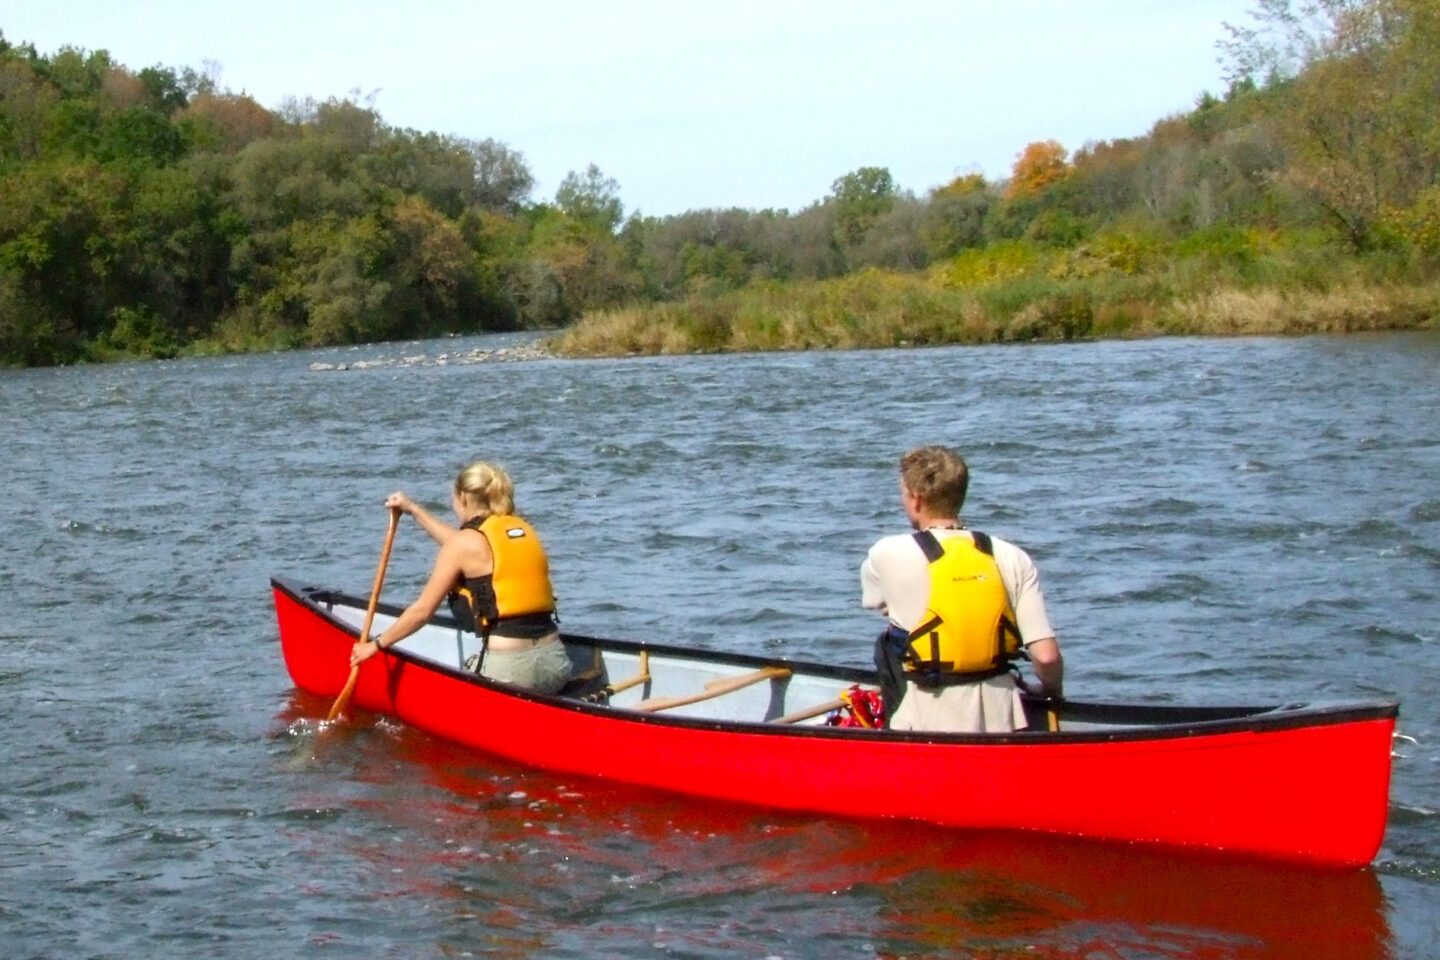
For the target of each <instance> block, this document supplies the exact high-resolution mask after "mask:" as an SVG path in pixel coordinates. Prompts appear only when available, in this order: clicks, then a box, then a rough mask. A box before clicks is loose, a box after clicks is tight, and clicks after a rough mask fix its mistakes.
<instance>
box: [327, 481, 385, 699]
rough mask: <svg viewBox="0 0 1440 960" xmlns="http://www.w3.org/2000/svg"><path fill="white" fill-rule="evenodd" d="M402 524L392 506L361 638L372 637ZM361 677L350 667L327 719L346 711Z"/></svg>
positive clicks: (358, 665) (358, 668)
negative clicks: (372, 627) (388, 526)
mask: <svg viewBox="0 0 1440 960" xmlns="http://www.w3.org/2000/svg"><path fill="white" fill-rule="evenodd" d="M399 525H400V508H399V507H391V508H390V529H389V531H387V532H386V534H385V549H384V550H382V551H380V569H379V570H376V571H375V586H373V587H371V588H370V606H368V607H366V608H365V624H364V626H362V627H361V628H360V639H361V640H369V639H370V624H371V623H372V622H374V620H375V608H376V607H377V606H379V605H380V584H382V583H384V582H385V568H386V567H387V566H389V564H390V546H391V544H393V543H394V542H395V528H396V527H398V526H399ZM359 678H360V664H358V663H357V664H355V666H353V667H351V668H350V679H348V680H346V681H345V688H344V689H343V690H341V691H340V696H338V697H336V698H335V705H334V706H332V707H331V708H330V715H329V716H328V717H326V718H325V719H326V720H334V719H335V718H336V717H338V716H340V714H342V713H344V712H345V707H346V706H348V705H349V703H350V694H352V693H354V692H355V681H356V680H358V679H359Z"/></svg>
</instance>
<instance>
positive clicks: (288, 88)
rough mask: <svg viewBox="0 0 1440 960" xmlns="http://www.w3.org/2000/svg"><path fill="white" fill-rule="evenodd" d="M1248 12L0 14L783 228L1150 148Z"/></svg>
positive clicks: (79, 4) (912, 2)
mask: <svg viewBox="0 0 1440 960" xmlns="http://www.w3.org/2000/svg"><path fill="white" fill-rule="evenodd" d="M1253 8H1254V0H1026V2H1001V0H949V2H942V0H884V2H882V0H872V2H860V0H725V2H712V0H528V2H524V0H503V2H492V0H468V2H465V0H411V2H408V3H397V2H380V0H350V2H332V0H314V2H307V0H284V2H272V0H246V2H237V0H151V2H139V0H110V2H94V0H69V2H52V0H0V32H3V34H4V37H5V39H6V40H7V41H8V42H10V43H12V44H17V43H32V44H34V45H35V47H36V49H37V50H38V51H39V52H40V53H42V54H46V55H49V54H52V53H54V52H56V51H57V50H59V49H60V48H61V47H65V46H71V47H78V48H81V49H83V50H87V51H95V50H107V51H109V53H110V55H111V57H112V59H114V60H115V61H116V62H118V63H120V64H123V65H124V66H126V67H128V68H130V69H131V70H134V71H139V70H141V69H143V68H145V67H152V66H157V65H159V66H165V67H170V68H172V69H176V70H177V71H178V70H179V69H181V68H184V67H192V68H194V69H195V70H197V71H202V72H203V71H204V70H206V69H207V67H208V68H209V69H212V70H214V71H216V72H217V79H218V83H219V86H220V87H221V88H222V89H228V90H231V91H233V92H237V93H246V94H249V95H250V96H251V97H253V98H254V99H255V100H257V101H258V102H259V103H260V104H262V105H263V106H265V107H268V108H271V109H275V108H277V107H279V106H281V105H282V103H284V101H285V100H286V99H287V98H296V99H301V100H303V99H304V98H306V97H313V98H315V99H316V100H322V101H323V100H326V99H328V98H331V97H339V98H344V97H357V96H358V99H359V100H360V102H362V103H368V104H369V105H370V106H371V107H372V108H373V109H374V110H376V112H378V113H379V114H380V116H381V118H382V119H383V121H384V122H385V123H386V124H388V125H390V126H394V127H407V128H412V129H415V130H420V131H425V132H432V133H439V134H446V135H453V136H457V137H463V138H466V139H471V140H484V139H486V138H494V139H496V140H499V141H501V142H502V143H504V144H505V145H506V146H508V147H510V148H511V149H512V150H516V151H518V152H520V153H521V154H523V155H524V157H525V160H526V162H527V163H528V165H529V167H530V170H531V172H532V173H533V174H534V176H535V181H536V185H535V190H534V193H533V194H532V199H535V200H549V199H553V197H554V195H555V190H556V188H557V187H558V186H559V185H560V182H561V180H562V179H563V178H564V177H565V175H566V174H567V173H569V172H570V171H584V170H585V169H586V167H587V166H588V165H589V164H591V163H593V164H595V165H596V166H598V167H599V168H600V170H601V171H602V172H603V173H604V174H605V175H606V176H608V177H611V178H613V179H614V180H616V181H617V182H618V184H619V194H620V198H621V200H622V201H623V202H624V204H625V211H626V213H627V215H628V214H630V213H635V212H639V213H642V214H645V215H650V216H667V215H671V214H677V213H682V212H684V211H686V210H697V209H704V208H727V207H741V208H745V209H750V210H762V209H766V208H774V209H788V210H791V211H792V212H793V211H798V210H800V209H802V208H804V207H806V206H809V205H810V204H812V203H815V202H817V201H819V200H822V199H823V198H824V197H825V196H826V195H827V194H828V193H830V192H831V188H832V185H833V184H834V182H835V180H836V178H838V177H841V176H843V175H845V174H846V173H849V172H852V171H854V170H857V169H859V168H860V167H885V168H887V169H889V171H890V173H891V175H892V177H893V178H894V180H895V183H896V184H897V185H898V186H899V187H900V188H902V189H905V190H910V191H913V192H915V193H916V194H922V195H923V194H924V193H925V192H926V191H928V190H930V189H931V188H933V187H936V186H940V185H941V184H944V183H947V182H948V181H950V180H951V179H953V178H954V177H956V176H958V175H961V174H969V173H980V174H983V175H984V176H986V177H988V178H990V179H1003V178H1004V177H1006V176H1008V175H1009V172H1010V169H1011V166H1012V165H1013V164H1014V162H1015V158H1016V157H1017V156H1018V155H1019V154H1020V151H1021V150H1023V149H1024V147H1025V145H1026V144H1028V143H1031V142H1034V141H1037V140H1058V141H1059V142H1060V143H1061V144H1063V145H1064V146H1065V147H1066V148H1068V149H1070V150H1075V149H1077V148H1079V147H1081V146H1083V145H1084V144H1085V143H1087V142H1092V141H1099V140H1110V139H1114V138H1117V137H1133V136H1139V135H1143V134H1144V133H1146V132H1147V131H1148V130H1149V129H1150V127H1151V126H1152V125H1153V124H1154V123H1155V121H1157V120H1159V119H1162V118H1163V117H1166V116H1170V115H1173V114H1177V113H1183V112H1185V111H1187V110H1189V109H1190V108H1192V107H1193V106H1194V104H1195V101H1196V99H1197V98H1198V97H1199V96H1200V94H1202V93H1203V92H1206V91H1209V92H1211V93H1215V94H1220V93H1223V91H1224V89H1225V82H1224V79H1223V78H1224V68H1223V66H1222V65H1221V63H1220V61H1219V51H1218V50H1217V48H1216V41H1218V40H1221V39H1223V38H1225V37H1226V36H1227V34H1226V32H1225V28H1224V24H1225V23H1227V22H1228V23H1230V24H1234V25H1237V26H1239V25H1246V24H1250V23H1251V22H1252V20H1251V17H1250V11H1251V10H1252V9H1253Z"/></svg>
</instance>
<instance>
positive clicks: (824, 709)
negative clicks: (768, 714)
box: [770, 697, 845, 723]
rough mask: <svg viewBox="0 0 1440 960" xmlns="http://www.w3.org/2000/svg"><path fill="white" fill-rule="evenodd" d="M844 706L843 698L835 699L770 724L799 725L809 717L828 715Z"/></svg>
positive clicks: (787, 715)
mask: <svg viewBox="0 0 1440 960" xmlns="http://www.w3.org/2000/svg"><path fill="white" fill-rule="evenodd" d="M843 706H845V700H844V698H843V697H836V698H835V699H834V700H828V701H826V702H825V703H820V704H816V705H815V706H813V707H806V708H805V709H804V710H796V711H795V712H794V713H787V714H785V716H783V717H776V718H775V719H774V720H771V721H770V722H771V723H799V722H800V721H801V720H809V719H810V718H811V717H818V716H820V714H822V713H829V712H830V711H831V710H839V709H840V708H841V707H843Z"/></svg>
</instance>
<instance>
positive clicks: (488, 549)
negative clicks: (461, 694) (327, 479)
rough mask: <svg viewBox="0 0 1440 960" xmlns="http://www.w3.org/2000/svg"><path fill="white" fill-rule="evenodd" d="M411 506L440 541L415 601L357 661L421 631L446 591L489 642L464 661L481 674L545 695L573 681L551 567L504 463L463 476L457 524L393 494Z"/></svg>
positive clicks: (357, 652) (359, 647)
mask: <svg viewBox="0 0 1440 960" xmlns="http://www.w3.org/2000/svg"><path fill="white" fill-rule="evenodd" d="M385 505H386V506H387V507H390V508H392V509H396V510H400V511H401V512H403V513H408V514H409V515H410V516H412V517H414V518H415V520H416V521H417V522H418V523H419V524H420V526H421V527H422V528H424V530H425V532H426V533H428V534H430V536H431V537H433V538H434V540H435V542H437V543H438V544H440V551H439V553H438V554H437V555H436V557H435V566H434V568H433V569H432V570H431V571H430V579H429V580H428V581H426V583H425V587H424V589H423V590H421V591H420V596H419V597H418V598H416V600H415V602H414V603H412V604H410V606H408V607H406V608H405V612H404V613H402V614H400V616H399V617H397V618H396V619H395V622H394V623H392V624H390V626H389V627H388V628H387V629H386V630H385V632H383V633H381V634H380V636H378V637H376V638H375V639H374V640H361V641H359V642H357V643H356V644H355V647H354V649H353V650H352V651H351V654H350V663H351V664H352V665H359V664H360V663H362V662H364V661H365V660H368V659H369V658H370V657H372V656H374V655H375V653H376V652H377V651H379V650H383V649H385V648H386V647H389V646H392V645H393V644H396V643H399V642H400V641H401V640H403V639H405V638H406V637H408V636H410V634H412V633H414V632H415V631H416V630H418V629H419V628H420V627H421V626H422V625H423V624H424V623H425V622H426V621H427V620H429V619H430V617H431V616H432V615H433V614H434V613H435V611H436V610H437V609H439V607H440V602H441V601H442V600H445V599H446V598H447V597H448V598H449V601H450V610H451V612H452V613H454V615H455V619H456V621H457V622H458V623H459V624H460V627H461V628H462V629H465V630H473V631H474V632H475V633H476V634H478V635H479V636H480V637H481V638H482V640H483V641H484V643H483V645H482V646H481V652H480V654H479V655H478V656H477V657H472V658H471V659H470V660H468V661H466V666H467V667H470V668H471V669H473V670H475V671H476V672H477V673H479V674H480V675H481V676H484V677H489V678H490V679H492V680H499V681H501V682H504V683H512V684H515V685H516V686H521V687H525V688H527V689H530V690H538V691H540V692H541V693H555V692H556V691H558V690H559V689H560V688H561V687H563V686H564V685H565V682H566V681H567V680H569V679H570V673H571V666H570V658H569V656H568V655H567V654H566V653H565V646H564V644H562V643H561V642H560V634H559V630H558V628H557V626H556V623H555V592H554V590H553V589H552V587H551V585H550V566H549V562H548V561H547V560H546V558H545V550H544V548H543V547H542V546H541V545H540V538H539V537H538V536H536V534H535V530H534V528H532V527H531V526H530V524H528V523H526V522H525V521H524V520H522V519H521V518H519V517H517V516H515V485H514V484H513V483H512V482H511V481H510V477H509V476H508V475H507V474H506V473H505V471H504V470H503V469H501V468H500V467H498V466H495V465H494V464H490V463H485V462H484V461H480V460H477V461H475V462H474V463H472V464H470V465H469V466H467V467H465V469H463V470H461V471H460V475H459V476H458V477H456V478H455V486H454V489H453V490H452V491H451V506H452V507H453V508H454V510H455V517H456V519H457V520H458V521H459V524H460V525H459V527H458V528H457V527H453V526H451V525H450V524H448V523H446V522H445V521H443V520H441V519H439V518H438V517H436V516H435V515H433V514H431V513H430V512H429V511H427V510H426V509H425V508H424V507H422V506H420V505H419V504H417V503H415V502H414V501H413V500H411V499H410V498H409V497H408V496H406V495H405V494H404V493H403V492H399V491H397V492H395V493H393V494H391V495H390V497H389V498H388V499H387V500H386V501H385Z"/></svg>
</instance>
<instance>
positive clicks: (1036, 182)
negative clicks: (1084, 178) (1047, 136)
mask: <svg viewBox="0 0 1440 960" xmlns="http://www.w3.org/2000/svg"><path fill="white" fill-rule="evenodd" d="M1068 157H1069V152H1068V151H1067V150H1066V149H1065V148H1064V147H1063V146H1061V145H1060V144H1059V143H1058V142H1056V141H1054V140H1044V141H1038V142H1036V143H1032V144H1030V145H1029V146H1028V147H1026V148H1025V149H1024V150H1023V151H1021V153H1020V156H1019V157H1018V158H1016V160H1015V167H1014V169H1013V170H1012V171H1011V176H1010V185H1009V186H1008V187H1006V188H1005V199H1007V200H1013V199H1015V198H1016V197H1023V196H1027V195H1030V194H1036V193H1039V192H1040V191H1042V190H1044V189H1045V188H1046V187H1048V186H1050V185H1051V184H1052V183H1055V182H1057V181H1059V180H1061V179H1062V178H1063V177H1064V176H1065V174H1067V173H1068V172H1069V171H1070V165H1069V163H1067V162H1066V161H1067V158H1068Z"/></svg>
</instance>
